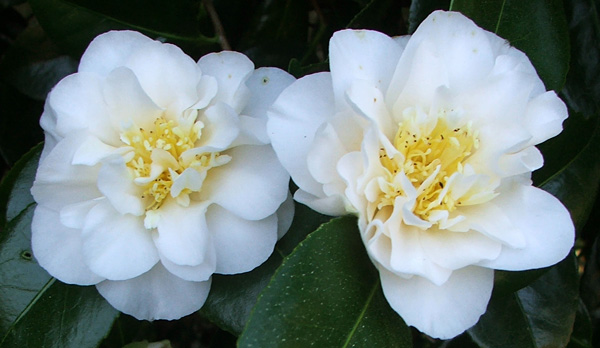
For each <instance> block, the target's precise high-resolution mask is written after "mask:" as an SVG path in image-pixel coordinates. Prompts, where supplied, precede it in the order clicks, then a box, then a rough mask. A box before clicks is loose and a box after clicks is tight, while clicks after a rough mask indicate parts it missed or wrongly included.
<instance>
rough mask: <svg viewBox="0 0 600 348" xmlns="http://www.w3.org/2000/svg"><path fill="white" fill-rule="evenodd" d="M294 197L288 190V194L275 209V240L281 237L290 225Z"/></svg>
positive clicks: (292, 217)
mask: <svg viewBox="0 0 600 348" xmlns="http://www.w3.org/2000/svg"><path fill="white" fill-rule="evenodd" d="M295 210H296V208H295V206H294V198H293V197H292V195H291V194H290V193H289V192H288V196H287V198H286V199H285V201H283V203H281V205H280V206H279V209H277V212H276V213H277V240H279V239H281V237H283V236H284V235H285V234H286V233H287V231H288V230H289V229H290V226H292V221H293V220H294V211H295Z"/></svg>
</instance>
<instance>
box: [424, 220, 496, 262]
mask: <svg viewBox="0 0 600 348" xmlns="http://www.w3.org/2000/svg"><path fill="white" fill-rule="evenodd" d="M420 237H421V240H422V245H423V249H424V250H425V253H426V254H427V256H428V257H429V259H431V260H432V261H433V262H435V263H436V264H438V265H440V266H442V267H444V268H448V269H451V270H456V269H459V268H463V267H466V266H468V265H472V264H476V263H477V262H479V261H481V260H492V259H495V258H496V257H498V255H499V254H500V250H501V244H500V243H499V242H497V241H494V240H492V239H490V238H488V237H487V236H484V235H482V234H481V233H479V232H474V231H469V232H451V231H448V230H441V229H440V230H437V229H429V230H427V231H421V236H420Z"/></svg>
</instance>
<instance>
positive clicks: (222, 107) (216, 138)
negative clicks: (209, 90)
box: [183, 103, 240, 160]
mask: <svg viewBox="0 0 600 348" xmlns="http://www.w3.org/2000/svg"><path fill="white" fill-rule="evenodd" d="M200 121H202V122H203V123H204V128H203V129H202V136H201V137H200V139H199V140H198V141H197V142H196V144H195V145H196V147H195V148H192V149H190V150H188V151H186V153H185V154H184V155H183V156H184V158H185V156H187V155H188V153H202V152H213V151H223V150H225V149H227V148H228V147H230V146H231V143H232V142H233V141H234V140H235V139H236V138H237V136H238V135H239V133H240V121H239V119H238V115H237V114H236V113H235V111H234V110H233V109H232V108H231V107H229V106H228V105H226V104H224V103H217V104H216V105H212V106H210V107H209V108H208V109H206V111H205V112H204V116H202V117H201V118H200ZM184 160H185V159H184Z"/></svg>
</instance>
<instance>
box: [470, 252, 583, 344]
mask: <svg viewBox="0 0 600 348" xmlns="http://www.w3.org/2000/svg"><path fill="white" fill-rule="evenodd" d="M578 288H579V284H578V275H577V268H576V267H575V258H574V256H573V255H570V256H568V257H567V258H566V259H565V260H563V261H562V262H560V263H559V264H558V265H556V266H554V267H552V268H551V269H550V270H549V271H548V272H546V273H545V274H544V275H543V276H541V277H540V278H539V279H537V280H536V281H535V282H533V283H531V284H530V285H529V286H527V287H525V288H523V289H521V290H519V291H518V292H516V293H514V294H512V295H508V296H497V297H494V298H492V300H491V301H490V303H489V305H488V309H487V312H486V313H485V314H484V315H483V316H482V317H481V319H480V320H479V322H478V323H477V324H476V325H475V326H474V327H473V328H471V329H470V330H469V334H470V335H471V337H472V338H473V340H474V341H475V342H477V343H478V344H479V346H480V347H490V348H491V347H494V348H503V347H507V348H508V347H521V348H529V347H531V348H541V347H547V348H552V347H556V348H559V347H564V346H565V345H566V344H567V343H568V342H569V337H570V335H571V330H572V328H573V323H574V321H575V313H576V312H577V307H578V305H579V302H578V301H579V300H578Z"/></svg>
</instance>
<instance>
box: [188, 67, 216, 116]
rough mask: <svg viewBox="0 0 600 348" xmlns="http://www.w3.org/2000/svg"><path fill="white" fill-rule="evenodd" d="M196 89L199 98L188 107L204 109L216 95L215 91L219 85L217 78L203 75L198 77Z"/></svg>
mask: <svg viewBox="0 0 600 348" xmlns="http://www.w3.org/2000/svg"><path fill="white" fill-rule="evenodd" d="M196 89H197V90H198V97H199V98H200V99H199V100H198V101H197V102H196V104H194V105H192V106H191V107H190V109H204V108H205V107H207V106H208V104H210V102H211V101H212V100H213V98H214V97H215V96H216V95H217V92H218V91H219V85H218V83H217V79H215V78H214V77H212V76H207V75H204V76H202V77H201V78H200V81H199V82H198V86H196Z"/></svg>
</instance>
